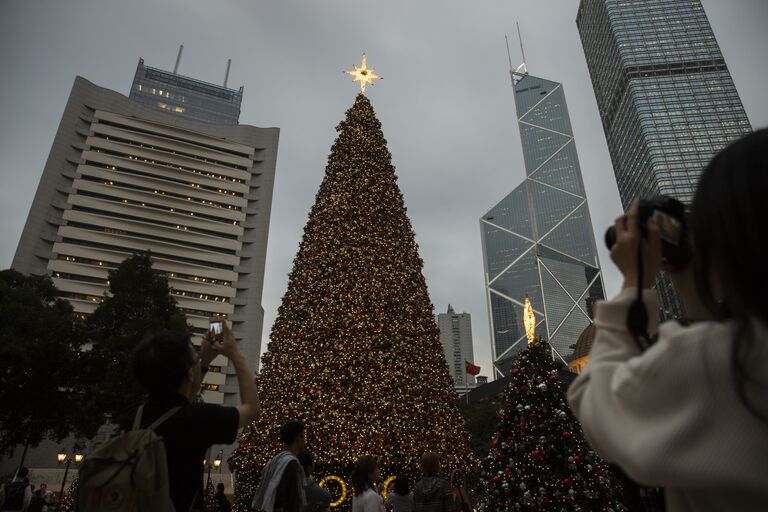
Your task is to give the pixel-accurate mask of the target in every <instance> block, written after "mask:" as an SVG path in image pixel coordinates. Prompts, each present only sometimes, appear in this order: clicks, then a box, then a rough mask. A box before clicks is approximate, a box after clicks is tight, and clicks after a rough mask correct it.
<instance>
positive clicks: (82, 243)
mask: <svg viewBox="0 0 768 512" xmlns="http://www.w3.org/2000/svg"><path fill="white" fill-rule="evenodd" d="M121 241H123V240H121ZM125 241H129V240H125ZM62 242H63V243H65V244H72V245H79V246H82V247H90V248H93V249H104V250H105V251H114V252H117V253H119V254H123V253H125V252H126V251H129V252H141V251H144V250H145V249H143V248H141V247H126V246H124V245H113V244H105V243H102V242H93V241H90V240H80V239H79V238H70V237H64V238H63V239H62ZM152 255H153V256H157V257H158V258H162V259H164V260H169V261H178V262H180V263H191V264H192V265H200V266H204V267H210V268H218V269H222V270H229V271H234V267H233V266H232V265H227V264H225V263H216V262H214V261H211V260H210V259H206V260H199V259H194V258H186V257H184V256H177V255H175V254H166V253H164V252H162V251H157V250H152ZM200 255H202V254H200Z"/></svg>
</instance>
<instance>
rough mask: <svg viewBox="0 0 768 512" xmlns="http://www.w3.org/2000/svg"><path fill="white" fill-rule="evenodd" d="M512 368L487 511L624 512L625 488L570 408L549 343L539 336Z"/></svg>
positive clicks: (487, 477) (487, 487)
mask: <svg viewBox="0 0 768 512" xmlns="http://www.w3.org/2000/svg"><path fill="white" fill-rule="evenodd" d="M526 313H527V314H526V321H525V326H526V332H527V334H528V339H529V342H528V348H527V349H526V350H524V351H522V352H520V354H519V355H518V358H517V362H516V363H515V366H514V367H513V368H512V370H511V377H512V378H511V380H510V383H509V387H508V388H507V391H506V394H505V406H504V409H502V410H501V411H499V414H500V420H501V421H500V425H499V430H498V432H497V433H496V434H495V436H494V438H493V440H492V441H491V444H492V446H491V451H490V453H489V455H488V457H487V458H486V459H485V461H484V464H483V471H482V473H481V477H482V487H483V495H484V496H483V500H482V501H483V505H482V510H485V511H488V512H495V511H500V510H563V511H574V512H577V511H584V512H586V511H614V512H618V511H622V510H626V507H624V505H622V504H621V502H620V501H619V496H620V493H621V489H620V486H619V484H618V483H617V481H616V479H615V478H614V477H613V475H612V474H611V473H610V471H609V469H608V466H607V464H606V463H605V462H603V461H602V460H600V459H599V458H598V457H597V456H596V455H595V453H594V452H593V451H592V450H591V449H590V447H589V445H588V444H587V443H586V441H585V440H584V436H583V434H582V432H581V427H580V426H579V423H578V421H577V420H576V418H574V416H573V415H572V414H571V412H570V409H569V408H568V405H567V404H566V403H565V393H564V390H563V388H562V385H561V383H560V381H559V380H558V378H557V369H556V367H555V365H554V363H553V361H552V357H551V350H550V347H549V344H548V343H546V342H545V341H544V340H543V339H541V338H539V339H535V338H534V337H533V326H534V325H535V319H534V320H533V321H532V320H531V319H532V315H533V313H532V310H531V309H530V303H529V301H528V300H527V298H526Z"/></svg>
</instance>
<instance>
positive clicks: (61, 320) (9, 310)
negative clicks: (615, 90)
mask: <svg viewBox="0 0 768 512" xmlns="http://www.w3.org/2000/svg"><path fill="white" fill-rule="evenodd" d="M82 342H83V330H82V325H81V324H80V323H79V322H78V321H77V320H76V318H75V315H74V313H73V310H72V306H71V305H70V304H69V302H67V301H66V300H63V299H60V298H58V291H57V290H56V288H55V287H54V285H53V282H52V281H51V279H50V278H49V277H47V276H43V277H38V276H25V275H23V274H20V273H19V272H16V271H14V270H4V271H2V272H0V454H7V453H9V452H11V451H12V450H13V449H14V448H15V447H16V446H17V445H24V446H25V451H26V447H27V446H30V447H34V446H37V445H38V444H39V443H40V441H42V440H43V439H45V438H51V439H54V440H56V441H60V440H62V439H64V438H65V437H67V435H69V433H70V431H71V429H73V428H74V429H75V430H76V431H77V432H79V433H81V434H85V435H87V434H91V435H92V434H93V433H95V430H94V431H88V430H87V429H85V432H84V429H83V424H82V422H81V420H82V418H80V417H79V414H78V413H77V409H78V407H77V404H78V401H79V397H78V396H77V394H76V392H75V389H76V387H77V371H76V368H77V362H78V360H79V351H80V347H81V345H82Z"/></svg>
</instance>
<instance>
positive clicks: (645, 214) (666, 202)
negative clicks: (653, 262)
mask: <svg viewBox="0 0 768 512" xmlns="http://www.w3.org/2000/svg"><path fill="white" fill-rule="evenodd" d="M685 216H686V215H685V205H684V204H683V203H681V202H680V201H678V200H677V199H675V198H673V197H669V196H659V197H655V198H653V199H645V200H641V201H640V205H639V209H638V219H637V220H638V223H639V224H640V234H641V236H643V237H647V236H648V219H654V220H655V221H656V225H657V226H658V227H659V236H660V238H661V257H662V260H663V262H664V263H666V264H667V265H669V266H671V267H674V268H683V267H685V266H686V265H687V264H688V262H689V261H690V259H691V248H690V245H689V242H688V228H687V226H686V222H685ZM615 243H616V228H615V227H614V226H611V227H609V228H608V230H607V231H606V232H605V245H606V246H608V250H610V249H611V248H612V247H613V245H614V244H615Z"/></svg>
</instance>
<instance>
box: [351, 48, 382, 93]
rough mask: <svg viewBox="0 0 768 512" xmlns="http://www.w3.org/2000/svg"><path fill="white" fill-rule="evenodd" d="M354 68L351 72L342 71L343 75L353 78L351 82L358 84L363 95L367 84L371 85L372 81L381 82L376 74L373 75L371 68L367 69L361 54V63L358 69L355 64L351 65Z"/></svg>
mask: <svg viewBox="0 0 768 512" xmlns="http://www.w3.org/2000/svg"><path fill="white" fill-rule="evenodd" d="M353 66H354V67H355V69H354V71H353V70H351V69H350V70H348V71H344V73H346V74H348V75H351V76H352V77H353V79H352V81H353V82H360V92H362V93H363V94H365V86H366V85H367V84H371V85H373V81H374V80H381V77H380V76H378V75H377V74H376V73H374V72H373V71H374V69H373V68H369V67H368V66H367V65H366V64H365V54H363V63H362V65H361V66H360V67H358V66H357V64H353Z"/></svg>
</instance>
